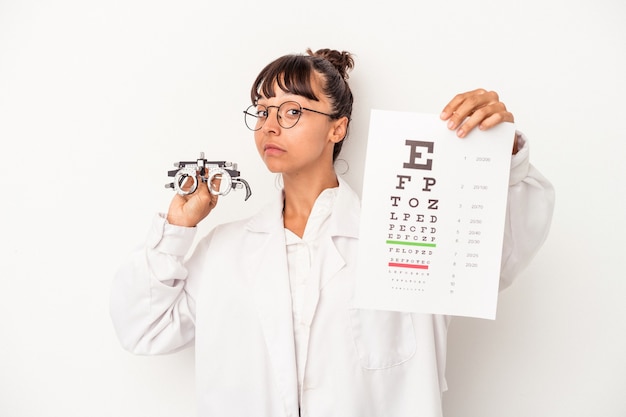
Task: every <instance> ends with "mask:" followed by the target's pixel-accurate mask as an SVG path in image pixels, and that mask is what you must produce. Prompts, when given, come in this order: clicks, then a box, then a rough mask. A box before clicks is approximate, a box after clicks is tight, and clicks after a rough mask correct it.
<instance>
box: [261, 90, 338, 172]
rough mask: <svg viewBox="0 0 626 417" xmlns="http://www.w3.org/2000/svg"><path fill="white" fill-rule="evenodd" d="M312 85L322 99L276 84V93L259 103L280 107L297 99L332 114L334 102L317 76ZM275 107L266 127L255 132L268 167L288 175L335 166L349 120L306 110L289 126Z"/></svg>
mask: <svg viewBox="0 0 626 417" xmlns="http://www.w3.org/2000/svg"><path fill="white" fill-rule="evenodd" d="M313 89H314V91H315V95H316V96H317V97H320V101H313V100H309V99H307V98H305V97H302V96H299V95H295V94H290V93H286V92H284V91H282V90H281V89H280V88H278V86H277V85H276V86H275V92H276V96H275V97H271V98H267V97H261V98H260V99H259V100H258V104H260V105H264V106H267V107H269V106H276V107H278V106H280V105H281V104H283V103H284V102H286V101H295V102H297V103H299V104H300V106H302V107H306V108H309V109H313V110H317V111H320V112H323V113H328V114H331V113H332V106H331V104H330V102H329V101H328V99H327V98H326V97H325V96H324V95H323V94H322V93H321V88H320V85H319V81H318V80H317V79H314V81H313ZM276 107H269V114H268V117H267V119H266V120H265V123H264V124H263V127H261V129H259V130H257V131H255V132H254V140H255V142H256V146H257V150H258V152H259V154H260V155H261V158H262V159H263V162H265V165H266V166H267V168H268V169H269V170H270V171H271V172H275V173H282V174H285V175H306V174H311V173H313V174H314V173H315V172H319V170H327V169H332V167H333V158H332V154H333V147H334V145H335V143H336V142H338V141H340V140H342V139H343V137H344V136H345V130H343V133H342V131H341V130H342V129H345V126H344V125H345V124H346V123H347V122H344V121H343V120H342V119H339V120H333V119H331V118H330V117H328V116H325V115H322V114H318V113H315V112H311V111H307V110H303V111H302V114H301V116H300V119H299V120H298V122H297V123H296V125H295V126H293V127H291V128H289V129H286V128H284V127H282V126H281V125H280V124H279V123H278V119H277V117H276V113H277V108H276ZM344 119H345V118H344ZM342 126H343V127H342ZM340 135H341V136H340Z"/></svg>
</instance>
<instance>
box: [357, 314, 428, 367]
mask: <svg viewBox="0 0 626 417" xmlns="http://www.w3.org/2000/svg"><path fill="white" fill-rule="evenodd" d="M350 321H351V324H352V337H353V338H354V344H355V346H356V350H357V353H358V355H359V361H360V362H361V366H362V367H363V368H365V369H385V368H390V367H392V366H396V365H400V364H401V363H403V362H406V361H407V360H409V359H410V358H411V357H412V356H413V355H414V354H415V349H416V340H415V331H414V330H413V319H412V316H411V314H410V313H401V312H395V311H381V310H363V309H351V310H350Z"/></svg>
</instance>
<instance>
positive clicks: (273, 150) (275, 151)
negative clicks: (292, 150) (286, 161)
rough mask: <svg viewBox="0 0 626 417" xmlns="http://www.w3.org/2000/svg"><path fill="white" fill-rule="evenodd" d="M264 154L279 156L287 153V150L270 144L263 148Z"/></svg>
mask: <svg viewBox="0 0 626 417" xmlns="http://www.w3.org/2000/svg"><path fill="white" fill-rule="evenodd" d="M263 152H264V153H265V155H267V156H277V155H282V154H283V153H285V150H284V149H282V148H280V147H278V146H276V145H272V144H268V145H265V147H264V148H263Z"/></svg>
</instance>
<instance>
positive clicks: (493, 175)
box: [354, 110, 515, 319]
mask: <svg viewBox="0 0 626 417" xmlns="http://www.w3.org/2000/svg"><path fill="white" fill-rule="evenodd" d="M514 136H515V127H514V125H513V124H511V123H502V124H500V125H498V126H496V127H494V128H492V129H489V130H487V131H479V130H478V129H477V128H476V129H474V130H473V131H472V132H471V133H470V134H469V135H468V136H467V137H465V138H464V139H460V138H458V137H457V136H456V133H455V132H454V131H450V130H448V129H447V127H446V122H444V121H442V120H440V119H439V116H438V115H434V114H432V115H431V114H420V113H409V112H391V111H382V110H373V111H372V114H371V119H370V131H369V140H368V144H367V156H366V161H365V176H364V182H363V184H364V185H363V195H362V211H361V227H360V244H359V262H358V279H357V284H356V291H355V299H354V306H355V307H358V308H372V309H381V310H393V311H406V312H416V313H429V314H448V315H456V316H469V317H479V318H487V319H494V318H495V314H496V306H497V297H498V284H499V277H500V261H501V256H502V241H503V235H504V222H505V213H506V201H507V191H508V181H509V169H510V162H511V149H512V147H513V139H514Z"/></svg>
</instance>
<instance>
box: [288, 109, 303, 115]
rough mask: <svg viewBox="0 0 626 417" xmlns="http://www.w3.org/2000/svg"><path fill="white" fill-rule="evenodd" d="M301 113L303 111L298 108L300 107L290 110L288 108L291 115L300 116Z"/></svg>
mask: <svg viewBox="0 0 626 417" xmlns="http://www.w3.org/2000/svg"><path fill="white" fill-rule="evenodd" d="M300 113H301V111H300V110H298V109H289V110H287V115H289V116H299V115H300Z"/></svg>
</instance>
